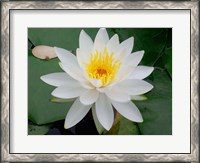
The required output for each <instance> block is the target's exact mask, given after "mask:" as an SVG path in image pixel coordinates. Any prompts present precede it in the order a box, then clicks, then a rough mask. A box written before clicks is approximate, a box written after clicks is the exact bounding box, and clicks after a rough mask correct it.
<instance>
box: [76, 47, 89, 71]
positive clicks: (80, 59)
mask: <svg viewBox="0 0 200 163" xmlns="http://www.w3.org/2000/svg"><path fill="white" fill-rule="evenodd" d="M86 56H87V55H84V54H83V53H82V52H81V50H80V49H79V48H77V49H76V57H77V61H78V64H79V66H80V67H81V68H82V69H84V67H85V65H84V62H85V61H86V60H87V59H86ZM88 58H89V56H88Z"/></svg>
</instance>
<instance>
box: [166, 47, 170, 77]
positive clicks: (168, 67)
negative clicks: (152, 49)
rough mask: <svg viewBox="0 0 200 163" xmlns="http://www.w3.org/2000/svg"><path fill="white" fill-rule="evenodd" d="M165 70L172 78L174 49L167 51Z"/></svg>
mask: <svg viewBox="0 0 200 163" xmlns="http://www.w3.org/2000/svg"><path fill="white" fill-rule="evenodd" d="M165 60H166V61H165V68H166V69H167V71H168V72H169V74H170V76H171V77H172V48H167V49H165Z"/></svg>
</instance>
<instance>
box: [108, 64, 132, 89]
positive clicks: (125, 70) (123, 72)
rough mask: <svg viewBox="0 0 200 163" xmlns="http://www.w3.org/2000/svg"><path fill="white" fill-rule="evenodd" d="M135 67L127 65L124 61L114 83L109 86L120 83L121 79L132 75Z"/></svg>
mask: <svg viewBox="0 0 200 163" xmlns="http://www.w3.org/2000/svg"><path fill="white" fill-rule="evenodd" d="M133 68H134V66H130V65H125V64H124V63H123V64H122V65H121V66H120V69H119V71H118V72H117V74H116V77H115V79H114V80H113V81H112V83H111V84H110V85H109V86H114V85H116V84H118V83H120V82H121V81H123V80H125V79H127V78H128V76H130V74H131V73H132V71H133Z"/></svg>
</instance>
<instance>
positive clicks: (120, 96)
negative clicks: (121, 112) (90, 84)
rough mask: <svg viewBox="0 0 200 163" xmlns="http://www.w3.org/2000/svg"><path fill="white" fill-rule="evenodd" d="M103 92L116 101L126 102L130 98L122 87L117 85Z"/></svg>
mask: <svg viewBox="0 0 200 163" xmlns="http://www.w3.org/2000/svg"><path fill="white" fill-rule="evenodd" d="M105 93H106V95H107V96H108V97H109V98H110V99H112V100H115V101H118V102H127V101H130V100H131V98H130V95H128V94H127V93H125V92H123V90H122V89H118V88H117V87H113V88H111V89H110V90H108V91H106V92H105Z"/></svg>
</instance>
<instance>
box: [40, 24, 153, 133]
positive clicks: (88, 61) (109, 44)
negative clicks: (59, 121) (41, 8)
mask: <svg viewBox="0 0 200 163" xmlns="http://www.w3.org/2000/svg"><path fill="white" fill-rule="evenodd" d="M133 43H134V39H133V37H130V38H128V39H127V40H125V41H123V42H121V43H120V42H119V37H118V35H117V34H115V35H114V36H113V37H112V38H111V39H109V36H108V33H107V31H106V29H105V28H101V29H100V30H99V31H98V33H97V35H96V38H95V40H94V42H93V41H92V39H91V38H90V36H89V35H87V34H86V33H85V32H84V31H83V30H82V31H81V33H80V37H79V48H77V50H76V56H75V55H73V54H72V53H71V52H70V51H68V50H65V49H62V48H57V47H55V52H56V54H57V56H58V58H59V59H60V61H61V62H60V63H59V64H60V67H61V68H62V69H63V70H64V71H65V72H58V73H52V74H48V75H44V76H42V77H41V79H42V80H43V81H44V82H46V83H47V84H50V85H52V86H55V87H57V88H56V89H55V90H54V91H53V92H52V95H53V96H55V97H57V98H61V99H72V98H76V100H75V102H74V103H73V104H72V106H71V108H70V110H69V111H68V113H67V116H66V118H65V124H64V127H65V128H66V129H67V128H70V127H72V126H74V125H76V124H77V123H78V122H80V121H81V120H82V119H83V118H84V116H85V115H86V114H87V113H88V112H89V110H90V109H91V108H92V115H93V118H94V120H95V124H96V125H101V126H102V127H103V128H105V129H106V130H109V129H110V128H111V127H112V124H113V122H114V110H113V108H115V109H116V110H117V111H118V112H119V113H120V114H121V115H123V116H124V117H126V118H127V119H129V120H131V121H134V122H143V118H142V115H141V114H140V111H139V110H138V108H137V106H136V105H135V104H134V103H133V102H132V101H131V97H133V96H136V97H137V96H138V95H142V94H144V93H147V92H149V91H150V90H151V89H152V88H153V86H152V85H151V84H149V83H148V82H146V81H144V80H143V79H144V78H146V77H147V76H149V75H150V74H151V73H152V71H153V69H154V68H153V67H147V66H138V64H139V62H140V61H141V59H142V57H143V55H144V51H138V52H134V53H132V49H133Z"/></svg>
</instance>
